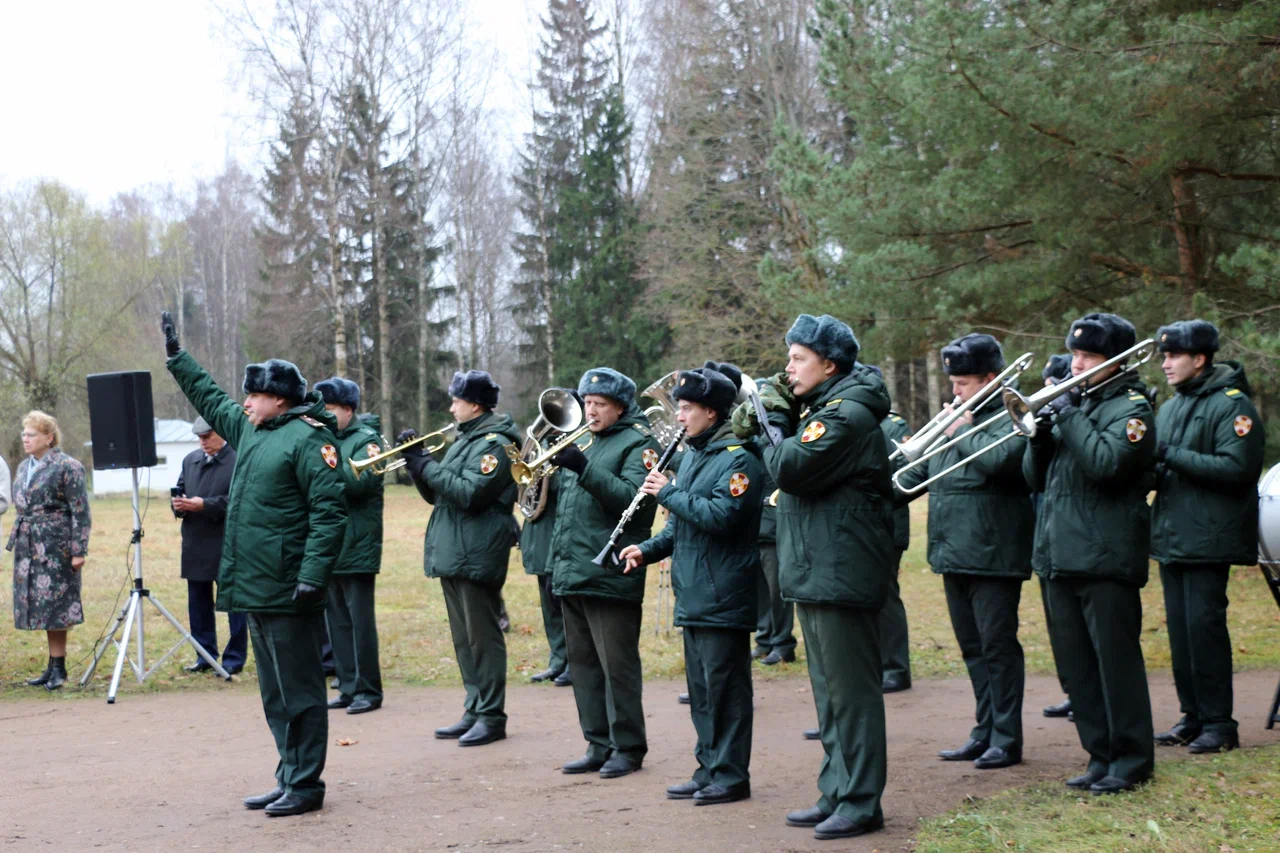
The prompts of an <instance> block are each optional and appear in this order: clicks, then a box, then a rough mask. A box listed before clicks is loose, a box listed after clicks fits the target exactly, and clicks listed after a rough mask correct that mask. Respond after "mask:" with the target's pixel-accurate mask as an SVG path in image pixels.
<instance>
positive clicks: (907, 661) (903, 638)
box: [880, 551, 911, 682]
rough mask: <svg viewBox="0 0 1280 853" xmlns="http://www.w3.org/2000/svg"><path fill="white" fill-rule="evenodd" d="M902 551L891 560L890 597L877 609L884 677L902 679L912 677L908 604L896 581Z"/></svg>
mask: <svg viewBox="0 0 1280 853" xmlns="http://www.w3.org/2000/svg"><path fill="white" fill-rule="evenodd" d="M902 554H903V552H902V551H899V552H898V559H897V561H896V562H895V563H894V564H893V581H892V582H891V583H890V584H889V599H888V600H887V601H886V602H885V603H884V608H883V609H881V611H880V657H881V658H882V660H881V663H882V664H883V666H884V675H885V677H886V678H887V677H888V676H890V675H895V676H897V677H898V678H900V679H902V680H903V681H906V682H909V681H911V642H910V640H909V639H908V636H907V607H906V605H904V604H903V603H902V588H901V587H900V586H899V585H898V571H899V570H900V569H901V568H902Z"/></svg>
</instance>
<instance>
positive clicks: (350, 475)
mask: <svg viewBox="0 0 1280 853" xmlns="http://www.w3.org/2000/svg"><path fill="white" fill-rule="evenodd" d="M380 426H381V421H379V420H378V416H377V415H374V414H366V415H361V416H360V417H358V418H352V419H351V423H349V424H347V428H346V429H344V430H336V431H335V433H334V434H335V435H336V436H337V437H338V450H340V451H341V453H342V464H341V465H340V466H339V468H340V469H341V470H342V479H343V485H344V487H345V493H346V497H347V535H346V537H344V538H343V540H342V557H341V558H340V559H339V560H338V565H337V566H336V567H335V568H334V570H333V573H334V574H335V575H369V574H373V575H376V574H377V573H378V571H379V570H380V569H381V568H382V489H383V484H384V478H382V477H379V476H378V475H377V474H374V473H373V472H372V471H365V472H364V475H363V476H360V477H357V476H356V473H355V471H352V470H351V465H349V464H348V462H349V460H352V459H368V458H369V457H370V456H377V455H378V454H379V453H381V452H382V450H383V446H382V436H381V435H380V434H379V432H378V430H379V428H380Z"/></svg>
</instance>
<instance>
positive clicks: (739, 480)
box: [729, 471, 751, 498]
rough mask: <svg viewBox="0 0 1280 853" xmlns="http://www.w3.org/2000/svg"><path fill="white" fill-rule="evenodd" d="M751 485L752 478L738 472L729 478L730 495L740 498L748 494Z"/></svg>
mask: <svg viewBox="0 0 1280 853" xmlns="http://www.w3.org/2000/svg"><path fill="white" fill-rule="evenodd" d="M750 485H751V478H749V477H748V476H747V475H746V474H744V473H742V472H741V471H737V472H735V473H734V474H733V475H732V476H731V477H729V494H731V495H733V496H734V497H735V498H740V497H742V496H743V495H744V494H745V493H746V491H747V487H748V486H750Z"/></svg>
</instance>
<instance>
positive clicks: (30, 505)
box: [8, 447, 90, 631]
mask: <svg viewBox="0 0 1280 853" xmlns="http://www.w3.org/2000/svg"><path fill="white" fill-rule="evenodd" d="M34 464H36V461H35V459H34V458H33V457H27V458H26V459H24V460H22V462H21V463H20V464H19V465H18V471H17V474H16V475H15V476H14V478H13V506H14V509H15V510H17V516H18V517H17V518H15V519H14V521H13V529H12V530H11V531H10V533H9V545H8V548H9V550H10V551H12V552H13V624H14V627H15V628H19V629H25V630H28V631H60V630H62V629H64V628H70V627H71V626H72V625H79V624H80V623H81V622H83V621H84V611H83V609H82V608H81V606H80V572H79V571H76V570H74V569H72V568H71V558H72V557H83V556H85V555H86V554H87V553H88V551H89V523H90V520H89V495H88V493H87V491H86V490H85V473H84V466H83V465H81V464H80V463H79V462H77V461H76V460H75V459H73V458H71V457H70V456H68V455H67V454H65V453H63V452H62V451H61V450H59V449H58V448H56V447H55V448H53V449H51V450H50V451H49V452H48V453H46V454H45V456H44V459H43V460H42V461H41V463H40V464H39V465H38V467H37V468H36V470H35V473H34V474H33V476H32V478H31V483H30V485H28V484H27V471H28V469H29V468H30V467H31V466H32V465H34Z"/></svg>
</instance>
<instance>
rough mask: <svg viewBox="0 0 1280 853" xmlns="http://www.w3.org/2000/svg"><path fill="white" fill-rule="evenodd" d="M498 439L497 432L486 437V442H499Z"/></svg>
mask: <svg viewBox="0 0 1280 853" xmlns="http://www.w3.org/2000/svg"><path fill="white" fill-rule="evenodd" d="M497 439H498V434H497V433H496V432H491V433H489V434H488V435H486V436H485V437H484V440H485V441H497Z"/></svg>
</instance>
